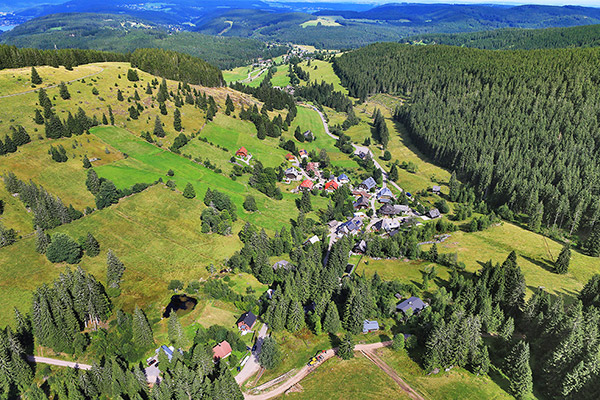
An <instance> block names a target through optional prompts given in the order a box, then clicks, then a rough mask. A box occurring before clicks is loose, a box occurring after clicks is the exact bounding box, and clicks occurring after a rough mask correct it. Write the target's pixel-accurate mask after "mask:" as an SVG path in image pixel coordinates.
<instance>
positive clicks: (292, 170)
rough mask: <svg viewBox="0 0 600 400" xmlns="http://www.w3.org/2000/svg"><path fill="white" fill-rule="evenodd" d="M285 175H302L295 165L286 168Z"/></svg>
mask: <svg viewBox="0 0 600 400" xmlns="http://www.w3.org/2000/svg"><path fill="white" fill-rule="evenodd" d="M284 174H285V175H296V176H298V175H300V171H298V170H297V169H296V168H294V167H290V168H288V169H286V170H285V172H284Z"/></svg>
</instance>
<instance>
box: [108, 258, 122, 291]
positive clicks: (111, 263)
mask: <svg viewBox="0 0 600 400" xmlns="http://www.w3.org/2000/svg"><path fill="white" fill-rule="evenodd" d="M124 272H125V265H123V263H122V262H121V260H119V259H118V258H117V256H116V255H115V253H114V252H113V251H112V250H110V249H109V250H108V253H107V254H106V286H107V287H108V288H115V289H118V288H119V286H120V284H121V277H122V276H123V273H124Z"/></svg>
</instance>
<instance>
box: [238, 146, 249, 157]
mask: <svg viewBox="0 0 600 400" xmlns="http://www.w3.org/2000/svg"><path fill="white" fill-rule="evenodd" d="M238 154H243V155H244V156H247V155H248V150H246V148H245V147H244V146H242V147H240V148H239V149H238V151H236V152H235V155H238Z"/></svg>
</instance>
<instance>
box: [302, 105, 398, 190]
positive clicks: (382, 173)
mask: <svg viewBox="0 0 600 400" xmlns="http://www.w3.org/2000/svg"><path fill="white" fill-rule="evenodd" d="M307 106H308V107H310V108H312V109H313V110H315V111H316V112H317V113H319V116H320V117H321V122H323V128H325V133H326V134H327V135H328V136H329V137H331V138H333V139H335V140H338V139H339V138H338V137H337V136H335V135H334V134H333V133H331V132H330V131H329V126H328V125H327V121H326V120H325V116H324V115H323V113H322V112H321V110H319V109H318V108H317V107H315V106H313V105H310V104H307ZM352 147H354V149H355V150H358V149H360V150H366V151H368V152H369V154H371V158H372V159H373V164H375V168H377V169H378V170H380V171H381V175H382V176H383V187H385V185H386V184H387V183H388V182H389V184H390V185H392V186H393V187H395V188H396V189H398V190H399V191H400V192H403V191H404V190H402V188H401V187H400V186H398V184H396V182H394V181H390V180H388V173H387V171H386V170H385V169H383V167H382V166H381V165H380V164H379V163H378V162H377V160H376V158H375V156H374V155H373V152H372V151H371V149H369V148H368V147H365V146H359V145H357V144H354V143H352Z"/></svg>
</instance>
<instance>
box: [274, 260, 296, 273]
mask: <svg viewBox="0 0 600 400" xmlns="http://www.w3.org/2000/svg"><path fill="white" fill-rule="evenodd" d="M291 266H292V265H291V264H290V262H289V261H287V260H280V261H277V262H276V263H275V264H273V269H274V270H276V271H277V270H278V269H279V268H283V269H285V270H288V269H290V268H291Z"/></svg>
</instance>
